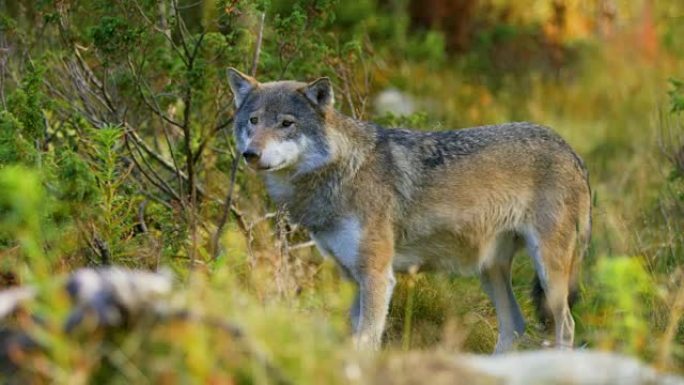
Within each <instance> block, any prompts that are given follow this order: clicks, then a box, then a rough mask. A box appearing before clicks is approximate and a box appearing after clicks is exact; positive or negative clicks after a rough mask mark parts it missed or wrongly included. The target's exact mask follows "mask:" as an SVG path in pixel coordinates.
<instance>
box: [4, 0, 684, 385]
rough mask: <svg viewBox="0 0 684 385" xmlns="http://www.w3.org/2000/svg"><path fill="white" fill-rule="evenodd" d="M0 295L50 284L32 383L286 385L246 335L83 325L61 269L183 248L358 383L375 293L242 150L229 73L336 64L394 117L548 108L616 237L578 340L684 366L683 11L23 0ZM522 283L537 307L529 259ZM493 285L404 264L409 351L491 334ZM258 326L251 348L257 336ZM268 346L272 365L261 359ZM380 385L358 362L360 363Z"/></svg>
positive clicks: (617, 0) (516, 114)
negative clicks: (360, 306) (330, 251)
mask: <svg viewBox="0 0 684 385" xmlns="http://www.w3.org/2000/svg"><path fill="white" fill-rule="evenodd" d="M0 10H1V11H2V13H1V15H0V287H9V286H13V285H17V284H34V285H36V286H37V287H39V288H40V293H41V294H40V296H39V298H38V299H37V300H36V301H35V303H33V304H32V307H33V308H34V310H35V311H36V312H38V313H39V314H41V318H42V320H41V321H40V322H37V321H36V320H35V319H33V318H31V317H23V318H21V317H19V319H17V320H16V322H18V323H19V324H21V325H23V326H24V327H27V328H29V329H30V330H32V333H33V335H35V336H37V337H38V338H39V340H40V341H41V342H42V344H43V346H44V349H43V352H42V353H41V354H39V355H36V356H35V357H24V358H22V359H23V360H24V361H23V362H25V367H26V368H28V369H27V370H28V373H29V375H30V376H32V377H31V378H32V379H33V381H35V382H34V383H41V381H45V382H51V381H55V382H57V383H69V384H75V383H90V382H92V383H104V381H105V379H106V381H108V382H111V383H130V382H135V383H145V382H150V383H193V382H202V383H217V384H219V383H220V384H223V383H226V384H232V383H273V382H277V381H274V380H273V378H271V377H269V372H268V370H265V369H264V368H263V367H261V366H259V364H258V363H259V360H257V359H255V358H254V357H252V356H250V355H249V354H245V350H244V349H242V348H241V347H240V346H239V344H237V342H236V341H234V340H233V339H232V338H231V337H230V336H226V335H224V334H221V332H220V331H216V330H213V329H211V328H208V327H206V326H202V325H192V324H190V325H187V324H183V325H170V326H168V327H165V328H161V329H160V328H157V329H154V331H153V332H150V330H149V325H148V326H147V328H146V327H145V326H144V325H143V326H139V327H138V329H136V330H134V331H133V332H132V333H128V334H126V335H125V336H109V335H99V336H97V338H94V339H93V338H85V337H83V338H82V339H80V340H77V341H74V340H73V339H71V338H67V336H65V335H64V334H63V332H62V331H61V329H60V327H59V324H60V322H62V321H63V318H64V316H65V312H66V310H65V309H66V299H65V297H64V294H63V293H61V292H60V291H59V290H56V288H57V287H58V286H57V285H58V284H59V278H58V277H59V276H60V274H62V273H65V272H68V271H70V270H72V269H75V268H77V267H81V266H85V265H88V266H100V265H108V264H123V265H127V266H131V267H137V268H157V267H159V266H170V267H171V268H172V269H173V270H174V272H175V273H176V275H177V276H178V281H179V284H180V285H182V286H183V287H184V288H186V289H187V290H186V291H185V293H186V294H185V297H184V298H183V300H182V301H183V303H186V305H187V306H189V307H191V308H192V309H195V310H197V311H199V312H203V313H207V314H212V315H215V316H216V317H222V318H229V319H231V320H235V321H236V322H238V323H240V324H242V325H244V327H245V328H246V329H247V330H248V332H249V336H250V337H249V341H248V342H249V343H250V344H256V345H257V346H259V348H260V349H262V350H263V351H264V352H266V354H267V355H268V356H269V357H271V358H272V360H273V362H275V363H276V365H278V366H279V367H281V368H282V370H283V371H284V372H285V373H286V374H287V375H288V376H289V377H290V378H292V379H293V380H294V382H295V383H340V382H345V383H348V382H350V381H351V382H354V381H356V380H358V378H357V377H358V376H356V374H355V373H356V372H355V371H354V370H351V369H349V368H348V367H347V366H345V362H348V359H349V358H350V357H352V356H357V355H356V353H353V350H352V349H350V346H349V341H348V339H347V338H346V336H347V335H348V333H349V331H348V325H347V323H346V307H347V306H348V304H349V303H350V302H351V296H352V287H351V285H350V284H348V283H346V282H344V281H343V280H341V279H340V278H339V275H338V274H337V272H336V270H335V268H334V266H333V264H332V263H331V262H330V261H323V260H322V259H321V257H320V255H319V254H318V253H317V252H316V251H315V250H314V248H312V245H311V242H309V240H308V237H307V235H306V234H305V233H304V232H303V231H301V229H298V228H296V226H293V225H291V224H290V223H288V220H287V215H286V213H283V212H279V211H278V210H277V209H276V207H274V205H273V204H272V203H270V202H269V200H268V198H267V196H266V194H265V192H264V190H263V188H262V186H261V183H260V181H259V180H258V177H257V176H256V175H254V174H253V173H251V172H249V171H247V170H244V169H243V166H242V164H241V163H239V162H237V161H236V157H235V152H234V147H233V140H232V137H231V129H232V120H231V116H232V112H233V111H232V108H233V106H232V96H231V94H230V91H229V87H228V85H227V82H226V76H225V70H226V68H227V67H229V66H234V67H237V68H238V69H240V70H243V71H244V72H247V73H251V74H254V75H256V76H257V77H258V78H259V79H260V80H262V81H266V80H274V79H291V78H293V79H300V80H313V79H314V78H316V77H319V76H330V77H331V78H332V79H333V80H334V83H335V87H336V90H335V91H336V95H337V107H338V108H339V109H341V110H342V111H344V112H345V113H347V114H350V115H352V116H355V117H357V118H359V119H365V120H374V121H377V122H380V123H383V124H386V125H389V126H409V127H414V128H419V129H430V130H442V129H447V128H461V127H467V126H474V125H482V124H492V123H500V122H505V121H517V120H529V121H534V122H537V123H541V124H545V125H549V126H551V127H553V128H554V129H555V130H557V131H558V132H559V133H560V134H561V135H562V136H564V137H565V138H566V139H567V140H568V141H569V142H570V144H571V145H572V146H573V147H574V148H575V149H576V150H577V151H578V152H579V153H580V154H581V156H582V157H583V158H584V159H585V161H586V163H587V165H588V167H589V170H590V179H591V185H592V189H593V204H594V217H593V222H594V226H593V228H594V231H593V241H592V245H591V249H590V252H589V255H587V257H586V259H585V263H584V270H583V279H582V294H581V300H580V303H579V304H578V306H577V307H576V309H575V318H576V320H577V326H578V332H577V341H578V344H580V345H582V346H586V347H591V348H598V349H607V350H614V351H618V352H623V353H628V354H632V355H635V356H638V357H640V358H641V359H643V360H646V361H648V362H651V363H654V364H655V365H657V366H658V367H659V368H661V369H665V370H679V371H680V372H681V371H682V368H683V367H684V343H683V341H684V324H683V323H682V315H683V313H684V309H683V306H684V289H683V288H684V268H682V265H683V262H684V254H683V253H684V233H683V232H682V227H683V226H684V138H683V136H682V135H683V134H684V131H683V130H682V123H683V122H684V85H683V83H682V79H684V71H683V68H684V67H683V66H682V63H683V61H682V59H683V58H684V39H682V38H681V37H682V36H684V23H683V21H684V4H682V3H680V2H676V1H672V2H656V1H653V0H636V1H627V0H526V1H519V2H514V1H505V0H422V1H419V0H357V1H353V2H351V1H341V0H272V1H268V0H259V1H245V0H120V1H113V0H90V1H85V0H81V1H76V0H74V1H71V0H59V1H56V0H38V1H18V0H3V1H0ZM530 265H531V264H530V263H529V260H528V258H526V257H524V256H522V257H520V258H517V259H516V262H515V266H514V288H515V291H516V293H517V296H518V299H519V301H520V302H521V304H522V306H523V309H524V312H525V314H526V316H527V318H528V320H529V321H530V323H529V326H528V335H527V336H526V337H525V339H524V340H523V342H522V343H521V347H520V348H521V349H524V348H538V347H540V346H541V345H542V341H543V340H544V339H545V338H547V337H548V334H547V332H545V331H544V330H542V328H541V326H540V325H537V324H536V323H535V321H534V316H533V314H532V305H531V301H530V300H529V297H528V293H529V291H530V289H531V287H530V282H531V278H532V268H531V266H530ZM495 338H496V322H495V316H494V313H493V307H492V306H491V305H490V304H489V302H488V301H487V299H486V297H485V295H484V294H483V293H482V292H481V290H480V288H479V284H478V283H477V279H475V278H472V277H470V278H468V277H466V278H462V277H448V276H442V275H424V274H417V275H412V276H405V277H401V278H400V282H399V285H398V287H397V290H396V294H395V297H394V300H393V303H392V308H391V311H390V321H389V328H388V331H387V333H386V341H387V342H386V345H387V347H388V350H389V351H400V350H410V349H428V350H434V351H445V350H446V351H458V350H463V351H468V352H489V351H491V349H492V348H493V345H494V342H495ZM243 342H244V341H243ZM255 362H256V363H255ZM359 381H361V380H359Z"/></svg>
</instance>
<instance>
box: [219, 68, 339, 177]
mask: <svg viewBox="0 0 684 385" xmlns="http://www.w3.org/2000/svg"><path fill="white" fill-rule="evenodd" d="M228 79H229V82H230V88H231V90H232V91H233V95H234V98H235V109H236V111H235V118H234V119H235V129H234V133H235V140H236V143H237V149H238V151H239V152H240V153H241V154H242V155H243V156H244V158H245V160H246V161H247V163H248V164H249V165H250V166H251V167H253V168H255V169H257V170H261V171H269V172H270V171H276V170H292V171H293V172H296V173H306V172H309V171H312V170H315V169H317V168H319V167H321V166H323V165H325V164H326V163H328V162H329V161H330V159H331V154H330V152H331V151H330V146H329V144H328V141H327V140H326V127H325V119H326V115H327V114H328V113H330V112H331V111H332V109H333V103H334V98H333V89H332V84H331V83H330V80H329V79H328V78H320V79H318V80H316V81H314V82H312V83H309V84H306V83H300V82H295V81H279V82H269V83H259V82H257V80H256V79H254V78H252V77H250V76H248V75H245V74H243V73H241V72H239V71H237V70H236V69H233V68H230V69H229V70H228Z"/></svg>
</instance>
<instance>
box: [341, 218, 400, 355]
mask: <svg viewBox="0 0 684 385" xmlns="http://www.w3.org/2000/svg"><path fill="white" fill-rule="evenodd" d="M378 219H379V218H378ZM360 243H361V244H360V247H359V259H358V262H357V268H356V269H355V270H356V274H355V279H356V282H357V283H358V287H359V292H358V316H357V317H356V318H357V319H356V320H354V319H353V318H352V325H355V326H356V327H355V329H354V341H355V343H356V346H357V347H358V348H370V349H379V348H380V343H381V342H382V333H383V331H384V330H385V319H386V318H387V310H388V309H389V304H390V299H391V298H392V291H393V290H394V285H395V282H396V281H395V279H394V273H393V271H392V258H393V256H394V237H393V234H392V229H391V225H390V223H388V222H386V219H384V218H383V219H379V220H376V221H372V220H370V221H368V222H367V226H366V228H365V229H364V231H363V236H362V238H361V242H360ZM353 310H354V309H352V317H353V315H354V311H353Z"/></svg>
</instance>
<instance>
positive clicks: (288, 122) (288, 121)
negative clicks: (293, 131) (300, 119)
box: [281, 120, 294, 127]
mask: <svg viewBox="0 0 684 385" xmlns="http://www.w3.org/2000/svg"><path fill="white" fill-rule="evenodd" d="M293 123H294V122H293V121H291V120H283V122H282V123H281V124H282V125H283V127H290V126H291V125H292V124H293Z"/></svg>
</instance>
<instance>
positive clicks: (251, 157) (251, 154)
mask: <svg viewBox="0 0 684 385" xmlns="http://www.w3.org/2000/svg"><path fill="white" fill-rule="evenodd" d="M242 156H244V157H245V160H246V161H248V162H250V163H251V162H254V161H256V160H257V159H259V157H260V156H261V153H259V152H257V151H254V150H251V149H248V150H247V151H245V152H243V153H242Z"/></svg>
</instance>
